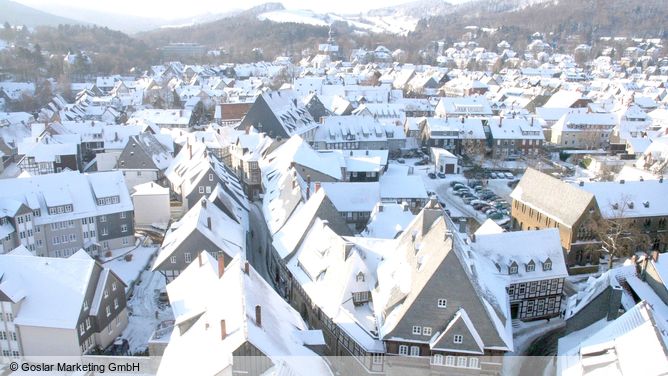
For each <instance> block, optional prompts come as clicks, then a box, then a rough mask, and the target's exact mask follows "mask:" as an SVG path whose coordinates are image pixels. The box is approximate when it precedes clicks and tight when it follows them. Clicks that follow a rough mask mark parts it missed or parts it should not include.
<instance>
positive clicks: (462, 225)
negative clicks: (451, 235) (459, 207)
mask: <svg viewBox="0 0 668 376" xmlns="http://www.w3.org/2000/svg"><path fill="white" fill-rule="evenodd" d="M458 224H459V232H460V233H462V234H466V219H464V218H460V219H459V223H458Z"/></svg>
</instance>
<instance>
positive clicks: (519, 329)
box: [502, 318, 566, 375]
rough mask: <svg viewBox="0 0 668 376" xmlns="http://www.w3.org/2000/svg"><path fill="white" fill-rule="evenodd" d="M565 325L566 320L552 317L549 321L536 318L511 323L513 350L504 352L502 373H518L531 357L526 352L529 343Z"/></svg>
mask: <svg viewBox="0 0 668 376" xmlns="http://www.w3.org/2000/svg"><path fill="white" fill-rule="evenodd" d="M565 325H566V322H565V321H564V320H563V319H561V318H553V319H550V321H549V322H547V321H546V320H536V321H529V322H522V321H516V322H515V323H513V347H514V351H512V352H508V353H506V354H505V358H504V360H503V372H502V374H503V375H519V374H520V370H521V369H522V365H523V363H524V362H526V361H528V360H530V359H531V358H532V357H529V356H527V354H526V353H527V350H528V349H529V346H530V345H531V343H533V341H535V340H536V339H538V338H539V337H541V336H543V335H545V334H547V333H549V332H551V331H553V330H557V329H559V328H561V327H564V326H565ZM548 368H549V367H548Z"/></svg>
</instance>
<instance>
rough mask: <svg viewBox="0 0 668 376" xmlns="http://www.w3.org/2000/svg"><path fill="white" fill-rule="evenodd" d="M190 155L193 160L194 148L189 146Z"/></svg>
mask: <svg viewBox="0 0 668 376" xmlns="http://www.w3.org/2000/svg"><path fill="white" fill-rule="evenodd" d="M188 155H189V156H190V158H189V159H193V146H192V145H188Z"/></svg>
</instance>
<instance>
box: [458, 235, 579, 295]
mask: <svg viewBox="0 0 668 376" xmlns="http://www.w3.org/2000/svg"><path fill="white" fill-rule="evenodd" d="M471 248H473V250H475V251H476V252H479V253H480V254H481V255H484V256H486V257H487V258H488V259H489V260H491V261H492V262H494V263H495V265H498V266H497V268H498V269H497V270H498V273H499V275H502V276H505V277H506V278H508V280H509V281H510V283H517V282H525V281H533V280H541V279H551V278H565V277H566V276H568V271H567V270H566V263H565V261H564V253H563V251H562V249H561V239H560V237H559V230H558V229H555V228H548V229H542V230H536V231H512V232H502V233H491V234H483V233H479V232H476V235H475V241H474V242H473V243H472V244H471ZM548 261H549V268H546V267H545V263H546V262H548ZM513 263H515V264H516V266H517V273H514V274H510V273H509V270H510V266H511V265H512V264H513ZM528 265H533V267H534V269H533V270H532V271H530V270H528V269H527V266H528Z"/></svg>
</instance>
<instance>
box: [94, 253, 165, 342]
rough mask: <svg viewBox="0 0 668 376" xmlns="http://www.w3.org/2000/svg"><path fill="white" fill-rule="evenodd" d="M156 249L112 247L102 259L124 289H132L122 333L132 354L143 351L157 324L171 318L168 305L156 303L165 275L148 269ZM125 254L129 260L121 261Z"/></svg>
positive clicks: (163, 286)
mask: <svg viewBox="0 0 668 376" xmlns="http://www.w3.org/2000/svg"><path fill="white" fill-rule="evenodd" d="M157 251H158V246H157V245H140V246H138V247H136V248H135V247H128V248H121V249H117V250H114V251H113V253H112V255H111V257H109V258H107V261H105V262H104V266H105V267H108V268H111V270H113V271H114V273H116V274H117V275H118V276H119V277H120V278H121V279H122V280H123V281H124V282H125V283H126V285H127V286H128V287H127V289H128V290H127V291H128V292H130V291H131V292H132V295H131V296H128V314H129V320H128V326H127V328H126V329H125V330H124V331H123V335H122V337H123V338H125V339H127V340H128V342H129V343H130V353H132V354H137V353H142V352H144V351H146V349H147V348H148V340H149V338H151V335H152V334H153V331H154V330H155V328H156V327H157V325H158V324H159V323H160V322H162V321H164V320H172V319H173V314H172V309H171V307H170V306H169V305H168V304H166V303H161V302H158V295H159V294H160V291H161V290H162V289H164V288H165V277H164V276H163V275H162V274H160V273H159V272H152V271H151V270H150V264H151V262H152V260H153V257H154V256H155V254H156V253H157ZM126 254H131V255H132V259H131V260H130V261H126V260H125V255H126ZM133 283H134V288H132V285H133Z"/></svg>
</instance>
